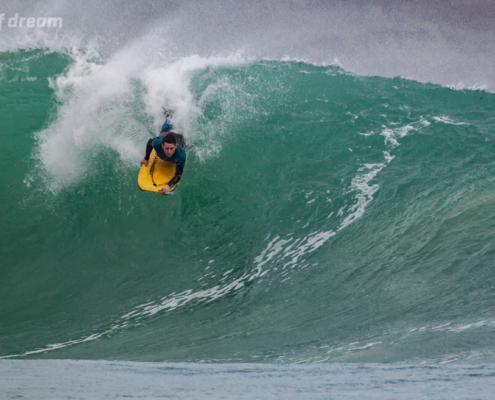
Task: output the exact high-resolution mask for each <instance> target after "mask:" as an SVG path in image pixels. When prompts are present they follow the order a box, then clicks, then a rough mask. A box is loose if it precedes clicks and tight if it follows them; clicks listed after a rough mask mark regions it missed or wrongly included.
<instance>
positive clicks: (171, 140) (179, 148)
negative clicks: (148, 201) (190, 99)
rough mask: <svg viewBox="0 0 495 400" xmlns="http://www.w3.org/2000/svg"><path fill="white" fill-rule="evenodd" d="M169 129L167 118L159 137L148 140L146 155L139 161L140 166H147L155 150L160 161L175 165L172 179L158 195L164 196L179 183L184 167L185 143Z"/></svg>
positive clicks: (182, 138) (181, 137)
mask: <svg viewBox="0 0 495 400" xmlns="http://www.w3.org/2000/svg"><path fill="white" fill-rule="evenodd" d="M167 122H168V125H167ZM166 125H167V126H166ZM171 128H172V125H171V124H170V120H169V119H168V116H167V119H166V121H165V123H164V124H163V126H162V130H161V133H160V136H159V137H157V138H152V139H150V140H148V143H147V144H146V155H145V156H144V158H143V159H142V160H141V165H143V164H144V165H146V166H148V162H149V160H150V155H151V152H152V151H153V149H155V151H156V154H157V155H158V157H160V158H161V159H162V160H165V161H168V162H171V163H174V164H176V167H175V175H174V177H173V178H172V180H171V181H170V182H169V183H167V184H166V185H165V186H164V187H163V188H162V189H161V190H160V193H161V194H164V195H166V194H169V193H170V188H172V187H173V186H175V185H177V184H178V183H179V181H180V178H181V176H182V172H183V171H184V167H185V165H186V152H185V150H184V149H185V147H186V141H185V139H184V136H182V135H181V134H179V133H175V132H171V131H170V129H171Z"/></svg>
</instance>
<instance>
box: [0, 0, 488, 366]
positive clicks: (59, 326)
mask: <svg viewBox="0 0 495 400" xmlns="http://www.w3.org/2000/svg"><path fill="white" fill-rule="evenodd" d="M19 4H20V3H19ZM60 4H61V5H60ZM60 4H59V7H58V8H57V7H55V8H50V7H48V6H47V5H46V4H45V6H46V7H45V8H43V7H41V6H40V7H38V8H36V9H35V10H36V12H37V13H38V14H33V15H34V16H44V15H46V16H62V17H64V27H63V28H58V29H56V30H55V31H54V30H53V29H52V30H50V29H44V30H43V29H41V28H40V29H38V30H36V29H35V30H28V29H24V30H23V29H21V28H17V29H15V28H10V30H9V28H8V27H7V26H6V23H7V17H9V16H11V15H13V14H14V12H19V13H21V14H22V13H23V12H24V14H22V15H26V16H28V15H27V11H23V9H22V8H21V7H20V6H19V8H18V10H17V9H16V8H15V4H14V5H12V6H10V8H9V9H8V10H6V11H12V12H11V13H10V14H9V13H8V12H7V13H6V14H7V15H6V19H5V21H4V25H3V28H2V31H0V35H2V36H0V44H1V46H2V49H3V52H1V53H0V94H1V95H0V104H1V107H0V120H1V122H2V133H1V137H2V146H1V147H0V162H1V170H0V184H1V192H0V194H1V202H0V221H1V222H0V224H1V227H2V228H1V230H0V235H1V236H0V238H1V243H2V244H1V246H0V260H1V261H0V264H1V269H0V357H2V358H38V359H39V358H59V359H60V358H70V359H112V360H129V361H130V360H134V361H168V362H171V361H172V362H200V361H208V362H224V363H231V362H258V361H264V362H272V363H291V362H309V363H313V362H321V361H328V362H407V363H423V362H427V363H436V362H445V361H458V362H473V361H475V362H492V361H494V358H495V352H494V348H495V335H494V331H495V317H494V314H493V312H494V306H495V302H494V298H495V297H494V286H493V282H494V270H493V266H494V260H495V239H494V236H493V231H494V228H495V178H494V173H495V156H494V150H495V149H494V141H495V128H494V122H495V117H494V116H495V95H494V94H493V92H494V90H495V75H494V74H493V68H492V67H491V66H492V65H493V54H495V53H494V52H492V51H491V50H493V49H492V47H493V43H494V42H493V41H492V39H493V38H492V36H493V30H491V31H490V30H489V29H488V28H487V26H488V25H487V24H488V22H486V20H485V19H484V18H485V17H486V18H488V17H489V16H490V15H492V14H493V12H494V10H493V7H490V6H488V5H486V4H485V6H486V8H485V9H484V10H483V8H482V6H483V4H482V2H479V3H477V7H478V8H476V7H475V8H474V9H473V10H474V11H472V14H471V16H470V18H471V20H470V19H466V20H462V21H461V20H459V18H461V17H460V16H459V15H465V14H462V13H460V11H459V10H461V11H462V7H461V6H460V5H459V4H457V3H456V4H457V8H456V7H451V8H448V9H446V10H447V11H445V13H444V14H441V13H440V14H438V13H437V14H435V13H433V10H432V9H431V7H432V6H431V5H430V6H428V7H430V8H428V9H426V8H421V5H416V7H412V6H408V5H407V4H406V3H400V4H402V5H401V6H397V7H398V8H393V9H390V8H386V7H381V6H380V5H379V4H378V3H377V4H376V5H375V6H373V7H372V6H370V5H369V4H368V5H363V4H361V3H360V2H354V3H352V6H345V5H342V4H334V5H328V4H326V5H325V4H322V3H318V2H307V3H300V4H299V3H295V2H292V3H284V2H278V3H277V2H272V3H270V6H267V7H261V4H259V3H256V2H255V3H252V6H251V8H249V7H247V6H246V7H244V8H242V9H240V10H239V9H237V8H236V7H235V4H234V3H228V2H225V3H218V4H219V5H218V7H216V8H215V7H213V8H212V9H211V8H208V7H207V6H206V5H202V6H201V7H205V9H204V10H202V8H201V7H199V9H198V10H196V9H193V8H191V9H189V8H188V7H186V6H185V5H180V3H174V2H171V3H163V4H160V5H157V4H153V3H147V2H144V3H143V4H144V5H145V6H146V7H144V6H143V8H139V9H137V8H136V7H137V6H135V5H134V4H133V3H129V4H127V8H126V7H124V8H122V9H119V10H114V11H115V12H116V14H117V15H116V16H115V17H113V18H114V19H112V18H110V22H109V23H108V24H107V25H104V24H99V22H101V21H100V20H99V18H103V16H105V15H106V16H107V18H108V15H111V13H109V10H108V9H106V10H105V9H102V10H100V12H99V13H98V15H96V14H94V15H95V21H96V22H93V23H94V25H93V27H94V28H95V29H94V30H93V31H92V32H93V33H94V34H93V36H91V35H89V34H88V30H84V29H83V28H81V26H83V25H81V24H83V23H82V22H80V21H86V22H85V23H86V24H90V23H91V21H88V20H87V17H88V15H92V13H95V11H94V10H92V8H91V7H90V6H87V8H82V9H79V14H80V15H82V17H81V18H80V19H78V18H76V16H75V15H74V14H73V13H74V11H73V10H72V9H71V8H67V7H65V8H64V5H65V6H67V4H68V3H60ZM212 4H214V5H215V4H217V3H211V4H210V6H211V5H212ZM424 7H426V6H424ZM459 7H461V8H459ZM480 7H481V8H480ZM205 10H206V11H207V12H206V11H205ZM215 10H216V12H214V11H215ZM219 10H221V12H220V11H219ZM418 10H420V11H421V12H419V11H418ZM0 11H1V10H0ZM131 11H134V14H132V13H131ZM138 11H139V12H138ZM202 11H205V13H204V14H201V12H202ZM476 11H478V14H476ZM482 11H484V12H482ZM49 13H51V14H49ZM57 13H58V14H57ZM119 13H120V14H119ZM257 13H258V14H259V18H258V19H253V20H252V21H251V22H246V21H248V20H244V18H246V16H247V15H255V14H257ZM102 15H103V16H102ZM118 15H126V16H127V18H130V17H129V15H134V17H135V20H134V25H132V29H131V28H130V27H131V25H130V24H127V25H126V26H125V27H123V26H122V24H123V23H122V24H119V23H117V16H118ZM270 16H271V18H272V23H266V24H262V22H270ZM456 18H457V22H462V24H459V25H458V28H459V30H458V31H457V36H452V35H451V34H450V33H451V32H450V31H449V28H448V26H449V25H448V24H447V22H448V21H451V20H456ZM463 18H464V17H463ZM465 18H467V17H465ZM125 21H126V20H125V19H124V22H125ZM146 21H147V22H148V23H145V22H146ZM236 21H237V22H238V23H239V25H238V28H236V27H235V22H236ZM241 21H243V22H242V23H241ZM294 21H299V22H300V23H301V24H303V25H304V24H307V29H306V30H304V29H302V28H294V29H293V27H294V26H295V25H294V23H293V22H294ZM325 21H333V23H331V24H330V23H329V24H328V25H325V24H324V22H325ZM360 21H362V23H360ZM383 21H387V24H386V26H383V25H380V24H381V23H382V22H383ZM446 21H447V22H446ZM473 21H476V22H477V24H474V23H473ZM219 22H223V24H220V25H218V23H219ZM310 22H311V23H310ZM71 24H72V25H71ZM124 25H125V24H124ZM475 25H476V27H477V28H476V29H475V28H474V26H475ZM218 26H222V28H223V31H219V30H218V29H217V27H218ZM324 26H326V27H327V28H326V30H322V29H323V27H324ZM350 27H355V28H356V29H358V28H359V29H358V31H359V32H358V33H359V34H358V33H353V34H352V32H355V31H354V30H353V29H350ZM379 27H381V29H379ZM485 28H486V29H485ZM181 29H182V32H184V35H180V34H179V33H180V32H181ZM54 32H55V33H54ZM81 32H84V34H82V33H81ZM116 32H118V33H120V34H119V35H116ZM490 32H491V33H490ZM76 33H77V34H76ZM208 34H209V35H210V36H209V37H210V39H209V40H208ZM110 37H112V38H113V39H112V40H110V39H109V38H110ZM363 37H365V38H366V40H360V39H359V38H363ZM490 38H491V39H490ZM76 39H77V40H76ZM488 39H490V40H491V41H488ZM372 50H373V51H372ZM447 54H448V56H447ZM403 77H407V78H403ZM162 107H166V108H168V109H173V110H174V111H175V116H174V120H173V122H174V124H175V130H176V131H177V132H181V133H184V134H185V136H186V137H187V138H188V141H189V142H190V148H189V150H188V153H187V157H188V159H187V165H186V168H185V172H184V175H183V178H182V180H181V183H180V185H179V187H178V188H177V189H176V190H175V191H174V193H173V194H172V195H169V196H167V197H164V196H159V195H155V194H151V193H145V192H141V191H140V190H139V188H138V186H137V182H136V180H137V173H138V170H139V160H140V159H141V158H142V157H143V155H144V148H145V143H146V141H147V140H148V138H149V137H152V136H156V135H157V133H158V129H159V126H160V124H161V123H162V122H163V119H162V114H161V109H162ZM61 368H62V367H61Z"/></svg>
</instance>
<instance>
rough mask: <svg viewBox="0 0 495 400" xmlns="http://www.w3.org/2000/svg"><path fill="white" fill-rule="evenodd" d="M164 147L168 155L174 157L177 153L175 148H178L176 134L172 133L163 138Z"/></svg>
mask: <svg viewBox="0 0 495 400" xmlns="http://www.w3.org/2000/svg"><path fill="white" fill-rule="evenodd" d="M162 148H163V151H164V152H165V155H166V156H167V157H169V158H170V157H172V156H173V155H174V153H175V149H176V148H177V139H176V138H175V136H174V135H172V134H168V135H167V136H165V137H164V138H163V143H162Z"/></svg>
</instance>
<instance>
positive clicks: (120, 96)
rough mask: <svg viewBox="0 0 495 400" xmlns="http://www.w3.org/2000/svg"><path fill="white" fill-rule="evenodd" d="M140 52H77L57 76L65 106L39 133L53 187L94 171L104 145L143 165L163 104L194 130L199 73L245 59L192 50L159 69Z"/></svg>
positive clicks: (181, 125)
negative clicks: (107, 54)
mask: <svg viewBox="0 0 495 400" xmlns="http://www.w3.org/2000/svg"><path fill="white" fill-rule="evenodd" d="M139 52H140V50H139V49H138V50H136V49H135V48H134V47H132V48H129V49H123V50H122V51H121V52H118V53H117V54H115V55H114V56H113V57H112V58H111V59H109V60H102V59H101V57H99V56H98V54H97V53H95V52H79V51H75V52H74V53H73V54H72V57H73V58H74V63H73V64H72V65H71V66H70V68H69V70H68V71H67V72H66V73H64V74H63V75H62V76H59V77H58V78H56V79H54V80H52V81H51V83H50V85H51V87H52V88H53V89H54V90H55V93H56V96H57V98H58V99H59V101H60V102H61V105H60V107H59V109H58V112H57V118H56V119H55V120H54V122H53V123H52V124H51V125H50V126H49V127H48V128H46V129H45V130H43V131H42V132H39V134H38V141H39V148H38V156H39V159H40V162H41V167H42V169H43V170H44V171H45V172H46V175H47V180H48V181H49V182H50V188H51V189H52V190H57V189H59V188H61V187H65V186H70V185H73V184H75V183H77V182H78V181H79V180H80V179H81V178H83V177H84V176H86V175H87V174H88V173H91V171H92V170H93V169H94V168H93V167H94V165H95V164H97V163H98V154H99V153H100V152H102V151H115V152H116V153H117V154H118V157H119V159H120V161H121V162H123V163H124V164H127V165H133V164H134V165H138V163H139V160H140V158H141V157H142V155H143V153H144V145H145V143H146V140H147V139H148V138H149V137H150V136H151V135H156V134H158V130H159V127H160V124H161V123H163V114H162V107H166V108H172V109H173V110H174V111H175V115H174V124H175V127H176V130H177V131H179V132H181V133H184V134H185V135H186V136H190V123H191V120H193V119H194V118H196V117H197V115H198V114H199V113H200V109H199V107H198V105H197V104H196V103H195V100H194V99H193V96H192V94H191V91H190V88H189V84H190V81H191V79H192V74H193V73H194V71H197V70H201V69H204V68H208V67H219V66H225V65H233V64H239V63H242V62H244V59H242V58H241V57H240V56H237V55H232V56H228V57H223V58H222V57H211V58H207V59H204V58H201V57H199V56H192V57H187V58H182V59H179V60H177V61H175V62H172V63H170V64H168V65H164V66H162V65H159V66H155V67H154V66H152V65H149V64H148V63H147V62H145V59H144V58H143V57H140V56H139V55H140V54H139ZM142 104H144V109H143V108H142V107H143V106H142ZM143 115H149V116H150V117H152V121H153V125H148V124H147V123H144V122H143V119H142V116H143ZM211 146H212V147H214V146H218V143H212V144H211ZM207 150H208V147H207Z"/></svg>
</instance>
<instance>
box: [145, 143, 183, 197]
mask: <svg viewBox="0 0 495 400" xmlns="http://www.w3.org/2000/svg"><path fill="white" fill-rule="evenodd" d="M175 167H176V165H175V164H174V163H169V162H167V161H164V160H162V159H161V158H160V157H158V155H157V154H156V152H155V150H153V151H152V152H151V155H150V160H149V161H148V166H146V165H141V170H140V171H139V175H138V185H139V188H140V189H141V190H144V191H145V192H153V193H159V191H160V190H161V189H162V188H163V187H164V186H165V185H166V184H167V183H169V182H170V181H171V180H172V178H173V177H174V175H175ZM176 186H177V185H175V186H173V187H171V188H170V191H172V190H174V189H175V187H176Z"/></svg>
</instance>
